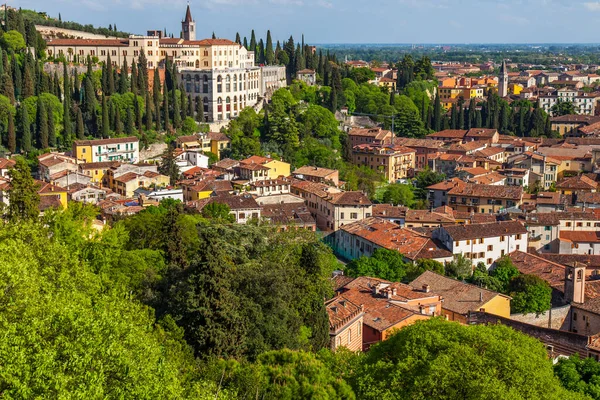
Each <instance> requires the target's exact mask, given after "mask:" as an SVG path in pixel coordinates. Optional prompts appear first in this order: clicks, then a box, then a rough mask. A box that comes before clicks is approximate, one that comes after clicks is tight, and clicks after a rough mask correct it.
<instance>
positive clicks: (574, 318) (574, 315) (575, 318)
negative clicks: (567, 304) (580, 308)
mask: <svg viewBox="0 0 600 400" xmlns="http://www.w3.org/2000/svg"><path fill="white" fill-rule="evenodd" d="M573 321H577V313H576V312H574V313H573Z"/></svg>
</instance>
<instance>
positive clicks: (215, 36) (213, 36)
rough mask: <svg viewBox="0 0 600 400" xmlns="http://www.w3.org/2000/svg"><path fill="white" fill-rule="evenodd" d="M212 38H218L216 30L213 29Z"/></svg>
mask: <svg viewBox="0 0 600 400" xmlns="http://www.w3.org/2000/svg"><path fill="white" fill-rule="evenodd" d="M212 38H213V39H216V38H217V35H216V34H215V31H213V33H212Z"/></svg>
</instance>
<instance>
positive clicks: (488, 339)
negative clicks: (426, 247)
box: [343, 318, 576, 400]
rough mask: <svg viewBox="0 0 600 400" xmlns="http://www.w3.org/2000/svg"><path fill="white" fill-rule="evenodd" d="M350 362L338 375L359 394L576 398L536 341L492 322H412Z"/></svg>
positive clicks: (367, 396)
mask: <svg viewBox="0 0 600 400" xmlns="http://www.w3.org/2000/svg"><path fill="white" fill-rule="evenodd" d="M523 354H527V357H523ZM357 364H358V366H357ZM350 365H352V368H348V370H349V371H350V372H347V373H346V374H344V375H343V376H344V377H345V378H346V380H347V381H348V382H350V384H351V386H352V387H353V388H354V390H355V392H356V396H357V398H360V399H365V400H370V399H396V398H398V399H431V400H441V399H459V398H460V399H474V400H478V399H482V400H483V399H490V398H495V399H500V398H523V399H542V398H543V399H553V400H558V399H562V398H574V397H576V396H574V394H573V393H571V392H567V391H566V390H565V389H563V388H562V387H561V386H560V383H559V381H558V379H557V378H556V377H555V376H554V375H553V372H552V363H551V361H550V360H548V356H547V353H546V349H545V347H544V345H543V344H542V343H541V342H539V341H538V340H536V339H534V338H530V337H528V336H526V335H524V334H522V333H520V332H517V331H514V330H513V329H511V328H509V327H506V326H503V325H499V324H498V325H496V324H492V325H476V326H473V325H471V326H465V325H459V324H458V323H455V322H447V321H444V320H442V319H439V318H435V319H431V320H428V321H419V322H417V323H416V324H414V325H411V326H407V327H404V328H402V329H400V330H398V331H397V332H396V333H395V334H394V335H392V336H391V337H388V338H387V340H385V341H383V342H380V343H378V344H377V345H375V346H372V347H371V348H370V351H369V352H368V353H365V355H363V356H358V360H357V361H354V362H352V361H351V362H350Z"/></svg>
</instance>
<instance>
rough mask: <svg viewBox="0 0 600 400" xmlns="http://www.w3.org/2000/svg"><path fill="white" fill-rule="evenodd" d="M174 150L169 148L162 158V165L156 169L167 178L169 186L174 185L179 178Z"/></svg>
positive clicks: (179, 173)
mask: <svg viewBox="0 0 600 400" xmlns="http://www.w3.org/2000/svg"><path fill="white" fill-rule="evenodd" d="M174 150H175V149H174V148H173V147H171V146H169V147H168V148H167V149H166V150H165V152H164V153H163V156H162V163H161V164H160V167H159V168H158V171H159V172H160V173H161V174H163V175H166V176H168V177H169V183H170V184H171V185H175V183H176V182H177V181H178V180H179V176H180V175H181V172H180V171H179V166H178V165H177V159H176V158H175V154H174Z"/></svg>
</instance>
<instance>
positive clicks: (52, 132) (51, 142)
mask: <svg viewBox="0 0 600 400" xmlns="http://www.w3.org/2000/svg"><path fill="white" fill-rule="evenodd" d="M48 146H50V147H56V125H55V123H54V113H53V112H52V111H50V112H49V113H48Z"/></svg>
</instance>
